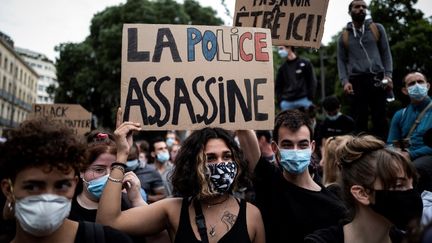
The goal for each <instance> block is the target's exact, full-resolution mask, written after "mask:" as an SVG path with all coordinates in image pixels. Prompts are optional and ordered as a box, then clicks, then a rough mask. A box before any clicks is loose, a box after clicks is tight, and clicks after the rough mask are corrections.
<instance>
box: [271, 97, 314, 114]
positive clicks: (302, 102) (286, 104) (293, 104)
mask: <svg viewBox="0 0 432 243" xmlns="http://www.w3.org/2000/svg"><path fill="white" fill-rule="evenodd" d="M311 105H312V101H310V100H309V99H308V98H307V97H303V98H301V99H298V100H294V101H287V100H282V101H281V102H280V104H279V107H280V109H281V111H284V110H294V109H298V108H304V109H308V108H309V107H310V106H311Z"/></svg>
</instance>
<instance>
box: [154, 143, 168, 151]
mask: <svg viewBox="0 0 432 243" xmlns="http://www.w3.org/2000/svg"><path fill="white" fill-rule="evenodd" d="M154 147H155V149H160V148H164V147H166V143H165V142H164V141H159V142H156V143H155V144H154Z"/></svg>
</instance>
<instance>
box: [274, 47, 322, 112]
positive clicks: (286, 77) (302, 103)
mask: <svg viewBox="0 0 432 243" xmlns="http://www.w3.org/2000/svg"><path fill="white" fill-rule="evenodd" d="M278 48H279V50H278V54H279V56H280V57H281V58H282V59H283V60H285V61H284V63H283V64H282V65H281V66H280V68H279V70H278V72H277V76H276V81H275V95H276V100H277V102H278V104H279V106H280V109H281V110H287V109H298V108H303V109H304V110H308V109H309V107H310V106H312V105H313V104H312V101H313V98H314V96H315V91H316V87H317V80H316V77H315V73H314V71H313V66H312V64H311V63H310V62H309V61H308V60H306V59H303V58H300V57H297V55H296V53H295V52H294V49H293V47H291V46H279V47H278Z"/></svg>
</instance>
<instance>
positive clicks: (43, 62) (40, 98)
mask: <svg viewBox="0 0 432 243" xmlns="http://www.w3.org/2000/svg"><path fill="white" fill-rule="evenodd" d="M15 51H16V52H17V53H18V54H19V55H20V56H21V57H22V58H23V59H24V61H25V62H26V63H27V64H28V65H29V66H31V67H32V68H33V69H34V70H35V71H36V73H37V74H38V75H39V79H38V82H37V98H36V102H37V103H38V104H53V103H54V96H53V95H50V94H48V92H47V88H48V87H50V86H52V87H53V88H57V87H58V82H57V71H56V68H55V65H54V63H53V61H51V60H50V59H48V57H47V56H45V55H44V54H41V53H37V52H34V51H31V50H28V49H23V48H19V47H15Z"/></svg>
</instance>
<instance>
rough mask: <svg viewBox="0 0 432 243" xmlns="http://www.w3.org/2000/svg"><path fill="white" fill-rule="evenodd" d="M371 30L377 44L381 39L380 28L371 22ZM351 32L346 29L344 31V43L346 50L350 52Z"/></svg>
mask: <svg viewBox="0 0 432 243" xmlns="http://www.w3.org/2000/svg"><path fill="white" fill-rule="evenodd" d="M369 29H370V30H371V32H372V35H373V36H374V39H375V41H376V42H378V41H379V40H380V38H381V33H380V32H379V29H378V26H377V25H376V23H374V22H371V23H370V24H369ZM348 39H349V32H348V30H347V29H346V28H344V29H343V31H342V42H343V44H344V46H345V50H347V51H348V47H349V40H348Z"/></svg>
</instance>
